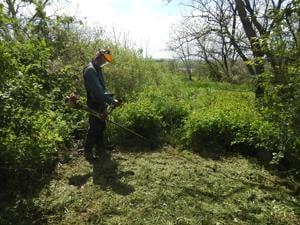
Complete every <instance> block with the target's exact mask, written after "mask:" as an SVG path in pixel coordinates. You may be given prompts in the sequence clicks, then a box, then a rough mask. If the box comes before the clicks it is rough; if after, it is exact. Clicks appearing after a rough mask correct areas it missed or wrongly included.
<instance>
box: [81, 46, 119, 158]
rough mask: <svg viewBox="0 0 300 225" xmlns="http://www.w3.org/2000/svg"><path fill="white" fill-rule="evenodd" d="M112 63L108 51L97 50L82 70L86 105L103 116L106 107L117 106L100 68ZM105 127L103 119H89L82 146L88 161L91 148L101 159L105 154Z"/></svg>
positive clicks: (90, 156)
mask: <svg viewBox="0 0 300 225" xmlns="http://www.w3.org/2000/svg"><path fill="white" fill-rule="evenodd" d="M111 61H112V54H111V52H110V51H109V50H99V51H98V52H97V54H96V56H95V58H94V59H93V60H92V62H91V63H89V64H88V65H87V66H85V68H84V70H83V77H84V84H85V88H86V92H87V105H88V107H89V108H91V109H93V110H95V111H97V112H99V113H101V114H103V113H105V111H106V107H107V105H110V106H112V107H116V106H119V105H120V103H119V102H118V100H116V99H114V98H113V97H112V95H110V94H108V92H107V90H106V87H105V82H104V76H103V73H102V67H103V65H105V64H106V63H110V62H111ZM105 127H106V122H105V120H104V119H99V118H98V117H95V116H93V115H90V117H89V130H88V134H87V137H86V143H85V146H84V154H85V157H86V159H87V160H88V161H91V160H93V159H95V156H94V155H93V148H94V147H96V154H97V155H98V156H99V157H101V156H103V155H104V154H105V150H104V143H103V134H104V130H105Z"/></svg>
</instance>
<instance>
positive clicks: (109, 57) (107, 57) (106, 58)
mask: <svg viewBox="0 0 300 225" xmlns="http://www.w3.org/2000/svg"><path fill="white" fill-rule="evenodd" d="M103 56H104V59H105V60H106V61H107V62H111V61H112V54H103Z"/></svg>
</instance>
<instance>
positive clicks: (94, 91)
mask: <svg viewBox="0 0 300 225" xmlns="http://www.w3.org/2000/svg"><path fill="white" fill-rule="evenodd" d="M83 78H84V85H85V88H86V92H87V104H88V106H89V107H90V108H92V109H94V110H97V111H104V110H105V107H106V104H108V105H111V104H112V103H113V102H114V99H113V98H112V96H111V95H109V94H108V93H107V90H106V87H105V81H104V77H103V73H102V70H101V67H98V66H96V65H94V64H93V63H89V64H88V65H87V66H85V68H84V70H83ZM105 103H106V104H105Z"/></svg>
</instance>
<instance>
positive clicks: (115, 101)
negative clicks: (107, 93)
mask: <svg viewBox="0 0 300 225" xmlns="http://www.w3.org/2000/svg"><path fill="white" fill-rule="evenodd" d="M120 105H121V102H119V101H118V100H117V99H114V101H113V103H112V107H113V108H116V107H119V106H120Z"/></svg>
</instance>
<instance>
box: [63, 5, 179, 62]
mask: <svg viewBox="0 0 300 225" xmlns="http://www.w3.org/2000/svg"><path fill="white" fill-rule="evenodd" d="M181 10H182V6H181V5H180V0H173V1H172V2H171V3H169V4H166V2H164V1H163V0H72V1H70V3H69V4H68V5H67V7H66V9H64V11H65V12H67V13H70V14H71V15H76V17H78V18H81V19H82V18H85V19H86V21H87V22H88V23H90V24H91V25H93V24H99V25H100V26H104V27H108V28H109V27H114V28H115V29H116V30H117V31H120V32H125V33H126V34H128V35H129V38H130V40H131V41H132V42H134V43H135V44H136V47H142V48H143V49H145V50H147V53H148V55H150V56H152V57H154V58H165V57H169V54H168V53H167V52H165V51H164V49H165V48H166V42H167V41H168V38H169V31H170V26H171V25H172V24H174V23H176V21H177V20H178V19H179V18H180V17H181Z"/></svg>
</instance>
